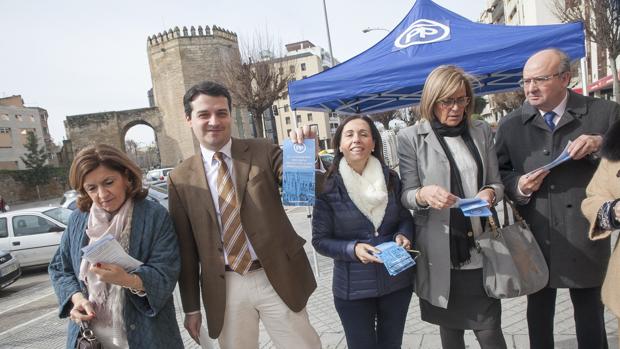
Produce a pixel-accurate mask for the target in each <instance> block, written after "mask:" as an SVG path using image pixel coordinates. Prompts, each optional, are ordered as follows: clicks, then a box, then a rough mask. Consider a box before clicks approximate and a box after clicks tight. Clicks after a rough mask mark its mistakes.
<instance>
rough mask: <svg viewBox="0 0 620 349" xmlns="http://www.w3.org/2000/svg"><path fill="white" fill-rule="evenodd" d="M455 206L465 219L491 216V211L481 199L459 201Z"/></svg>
mask: <svg viewBox="0 0 620 349" xmlns="http://www.w3.org/2000/svg"><path fill="white" fill-rule="evenodd" d="M456 204H457V206H458V207H459V208H460V209H461V211H462V212H463V215H465V217H489V216H491V210H489V207H488V205H489V204H488V202H486V201H484V200H482V199H481V198H471V199H459V200H458V201H457V203H456Z"/></svg>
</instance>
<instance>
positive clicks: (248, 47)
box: [222, 34, 294, 137]
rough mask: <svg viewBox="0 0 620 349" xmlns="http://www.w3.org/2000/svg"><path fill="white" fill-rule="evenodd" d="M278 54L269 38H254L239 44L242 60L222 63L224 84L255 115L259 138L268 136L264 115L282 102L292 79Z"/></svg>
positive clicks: (234, 98)
mask: <svg viewBox="0 0 620 349" xmlns="http://www.w3.org/2000/svg"><path fill="white" fill-rule="evenodd" d="M279 51H280V50H279V49H278V47H276V46H275V45H274V44H273V42H272V40H271V39H269V37H268V35H267V34H255V35H254V37H253V38H252V39H251V40H250V41H246V42H243V41H242V42H240V43H239V56H236V57H227V60H226V61H224V62H222V66H223V67H224V69H223V71H222V75H223V79H224V82H225V84H226V85H227V86H228V88H229V89H230V92H231V93H232V95H233V100H234V102H235V104H236V105H238V106H240V107H243V108H245V109H247V111H248V112H250V114H251V115H252V121H253V123H254V128H255V130H256V134H255V136H257V137H264V136H265V135H264V130H263V113H264V112H265V111H266V110H268V109H269V108H271V106H272V105H273V103H274V101H276V100H277V99H280V98H282V96H283V95H284V93H285V92H286V88H287V85H288V82H289V80H291V79H292V78H293V75H292V72H291V71H290V69H289V68H288V67H284V64H285V62H284V60H282V59H281V58H275V56H274V55H275V54H276V53H278V52H279ZM293 117H294V116H293Z"/></svg>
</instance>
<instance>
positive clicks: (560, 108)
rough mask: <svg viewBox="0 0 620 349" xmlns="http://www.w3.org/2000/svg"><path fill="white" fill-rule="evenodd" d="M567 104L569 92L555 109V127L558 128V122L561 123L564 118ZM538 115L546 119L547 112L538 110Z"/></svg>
mask: <svg viewBox="0 0 620 349" xmlns="http://www.w3.org/2000/svg"><path fill="white" fill-rule="evenodd" d="M567 103H568V91H566V95H565V96H564V99H562V101H561V102H560V104H558V105H557V106H556V107H555V108H553V112H555V116H554V117H553V124H554V125H556V126H557V125H558V122H560V118H561V117H562V115H564V112H565V111H566V104H567ZM538 114H540V116H541V117H544V115H545V112H544V111H542V110H540V109H538Z"/></svg>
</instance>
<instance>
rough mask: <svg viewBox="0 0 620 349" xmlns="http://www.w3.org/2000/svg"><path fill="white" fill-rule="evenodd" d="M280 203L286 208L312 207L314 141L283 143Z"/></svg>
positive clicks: (288, 140)
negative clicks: (286, 206)
mask: <svg viewBox="0 0 620 349" xmlns="http://www.w3.org/2000/svg"><path fill="white" fill-rule="evenodd" d="M283 151H284V154H283V167H284V174H283V178H282V201H283V203H284V205H288V206H312V205H314V169H315V167H314V162H315V149H314V139H306V140H304V143H303V144H296V143H293V142H291V140H290V139H287V140H285V141H284V150H283Z"/></svg>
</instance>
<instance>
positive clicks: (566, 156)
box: [526, 141, 571, 176]
mask: <svg viewBox="0 0 620 349" xmlns="http://www.w3.org/2000/svg"><path fill="white" fill-rule="evenodd" d="M570 143H571V141H568V144H566V147H564V150H562V154H560V156H558V157H557V158H555V159H554V160H553V161H551V162H550V163H548V164H546V165H544V166H541V167H539V168H537V169H535V170H533V171H530V172H528V173H527V174H526V176H529V175H531V174H532V173H534V172H536V171H538V170H545V171H549V170H551V169H552V168H554V167H556V166H558V165H559V164H561V163H563V162H566V161H568V160H570V159H571V157H570V154H569V153H568V146H569V145H570Z"/></svg>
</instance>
